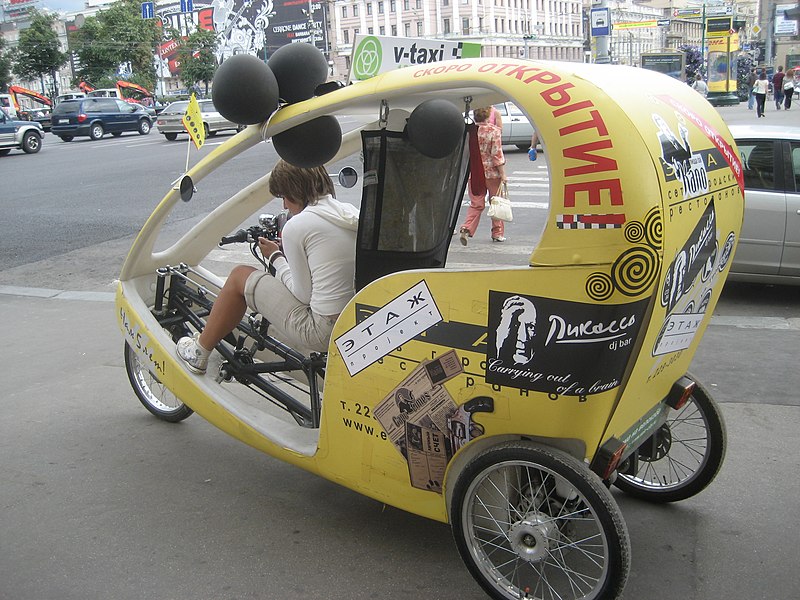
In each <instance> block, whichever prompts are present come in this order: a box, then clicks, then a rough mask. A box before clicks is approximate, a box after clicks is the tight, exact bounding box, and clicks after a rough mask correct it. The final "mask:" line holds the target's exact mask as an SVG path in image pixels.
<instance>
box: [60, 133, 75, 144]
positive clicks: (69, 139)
mask: <svg viewBox="0 0 800 600" xmlns="http://www.w3.org/2000/svg"><path fill="white" fill-rule="evenodd" d="M58 137H60V138H61V140H62V141H64V142H71V141H72V140H74V139H75V137H74V136H71V135H60V136H58Z"/></svg>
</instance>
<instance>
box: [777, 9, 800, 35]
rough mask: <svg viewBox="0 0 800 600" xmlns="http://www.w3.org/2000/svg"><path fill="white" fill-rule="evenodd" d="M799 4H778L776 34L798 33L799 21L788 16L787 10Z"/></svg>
mask: <svg viewBox="0 0 800 600" xmlns="http://www.w3.org/2000/svg"><path fill="white" fill-rule="evenodd" d="M796 6H797V4H777V5H776V6H775V35H797V29H798V28H797V21H795V20H794V19H787V18H786V14H785V13H786V11H787V10H790V9H792V8H795V7H796Z"/></svg>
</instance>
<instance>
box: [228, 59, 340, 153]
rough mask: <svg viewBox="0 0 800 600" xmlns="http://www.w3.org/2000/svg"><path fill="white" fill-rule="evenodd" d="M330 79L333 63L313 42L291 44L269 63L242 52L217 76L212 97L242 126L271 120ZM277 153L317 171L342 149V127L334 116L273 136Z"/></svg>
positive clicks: (231, 118) (230, 118) (229, 116)
mask: <svg viewBox="0 0 800 600" xmlns="http://www.w3.org/2000/svg"><path fill="white" fill-rule="evenodd" d="M327 77H328V61H327V60H325V56H324V55H323V54H322V52H320V51H319V50H318V49H317V48H316V47H315V46H312V45H311V44H287V45H286V46H282V47H281V48H279V49H278V50H277V51H275V53H274V54H273V55H272V56H271V57H270V59H269V61H268V62H266V63H265V62H263V61H262V60H259V59H258V58H256V57H255V56H252V55H250V54H236V55H234V56H232V57H230V58H229V59H228V60H226V61H225V62H223V63H222V65H220V67H219V69H217V72H216V73H215V74H214V85H213V88H212V98H213V99H214V106H215V107H216V108H217V110H218V111H219V113H220V114H221V115H222V116H223V117H225V118H226V119H228V120H229V121H232V122H233V123H237V124H239V125H252V124H254V123H261V122H263V121H265V120H266V119H267V118H268V117H269V116H270V115H271V114H272V113H273V112H275V110H276V109H277V108H278V105H279V104H280V102H281V101H283V102H285V103H287V104H293V103H295V102H300V101H302V100H307V99H308V98H311V97H312V96H313V95H314V90H315V89H316V88H317V86H318V85H320V84H321V83H324V82H325V79H326V78H327ZM272 143H273V144H274V146H275V151H276V152H277V153H278V155H279V156H280V157H281V158H282V159H283V160H285V161H286V162H288V163H291V164H293V165H295V166H298V167H305V168H310V167H317V166H319V165H323V164H325V163H326V162H327V161H329V160H330V159H332V158H333V157H334V156H335V155H336V153H337V152H338V151H339V148H340V146H341V145H342V129H341V127H340V126H339V122H338V121H337V120H336V118H335V117H333V116H329V115H326V116H322V117H319V118H317V119H314V120H312V121H309V122H307V123H303V124H302V125H297V126H296V127H292V128H291V129H287V130H286V131H284V132H283V133H279V134H277V135H275V136H273V138H272Z"/></svg>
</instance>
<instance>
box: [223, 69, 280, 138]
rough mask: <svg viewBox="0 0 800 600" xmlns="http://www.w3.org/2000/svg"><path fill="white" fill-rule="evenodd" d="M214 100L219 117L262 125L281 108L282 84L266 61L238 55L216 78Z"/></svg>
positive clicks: (246, 123)
mask: <svg viewBox="0 0 800 600" xmlns="http://www.w3.org/2000/svg"><path fill="white" fill-rule="evenodd" d="M211 97H212V98H213V100H214V106H215V107H216V108H217V110H218V111H219V114H221V115H222V116H223V117H225V118H226V119H228V120H229V121H232V122H234V123H238V124H239V125H252V124H253V123H261V122H262V121H265V120H266V119H267V117H269V116H270V115H271V114H272V113H273V112H274V111H275V109H276V108H278V81H277V80H276V79H275V75H274V74H273V73H272V70H271V69H270V68H269V67H268V66H267V64H266V63H265V62H264V61H262V60H259V59H258V58H256V57H255V56H252V55H250V54H236V55H234V56H231V57H230V58H229V59H227V60H226V61H225V62H224V63H222V64H221V65H220V66H219V68H218V69H217V72H216V73H215V74H214V82H213V87H212V89H211Z"/></svg>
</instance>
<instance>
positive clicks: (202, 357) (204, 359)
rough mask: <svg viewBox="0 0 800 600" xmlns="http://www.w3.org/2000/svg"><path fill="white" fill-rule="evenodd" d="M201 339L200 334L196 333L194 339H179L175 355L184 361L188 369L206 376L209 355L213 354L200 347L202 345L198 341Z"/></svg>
mask: <svg viewBox="0 0 800 600" xmlns="http://www.w3.org/2000/svg"><path fill="white" fill-rule="evenodd" d="M199 337H200V334H199V333H195V334H194V336H192V337H183V338H181V339H179V340H178V343H177V344H176V346H175V354H177V355H178V358H180V359H181V360H182V361H183V363H184V364H185V365H186V368H187V369H189V370H190V371H191V372H192V373H196V374H197V375H204V374H205V372H206V367H207V366H208V355H209V354H211V352H208V351H207V350H205V349H204V348H203V347H202V346H200V343H199V342H198V341H197V338H199Z"/></svg>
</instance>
